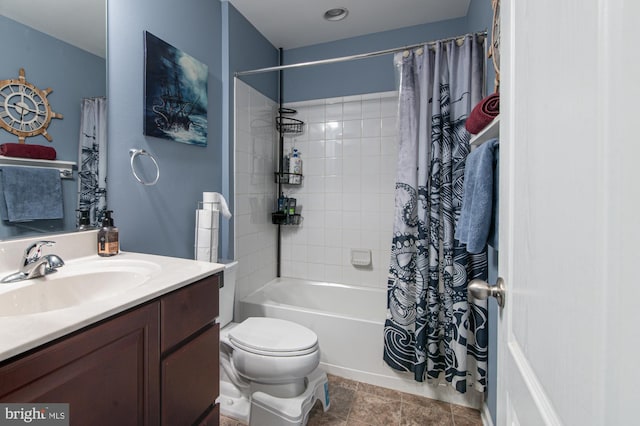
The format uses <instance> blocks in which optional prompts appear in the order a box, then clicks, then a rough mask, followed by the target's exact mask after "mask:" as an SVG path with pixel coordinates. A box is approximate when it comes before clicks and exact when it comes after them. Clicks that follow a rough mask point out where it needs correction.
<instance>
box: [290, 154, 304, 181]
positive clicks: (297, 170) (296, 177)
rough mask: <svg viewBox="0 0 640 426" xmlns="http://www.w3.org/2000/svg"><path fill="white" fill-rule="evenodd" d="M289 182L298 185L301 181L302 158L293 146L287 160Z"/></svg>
mask: <svg viewBox="0 0 640 426" xmlns="http://www.w3.org/2000/svg"><path fill="white" fill-rule="evenodd" d="M289 173H291V174H290V175H289V183H292V184H295V185H299V184H301V183H302V158H300V153H299V152H298V150H297V149H295V148H294V150H293V156H292V157H291V159H290V160H289Z"/></svg>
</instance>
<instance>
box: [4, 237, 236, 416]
mask: <svg viewBox="0 0 640 426" xmlns="http://www.w3.org/2000/svg"><path fill="white" fill-rule="evenodd" d="M94 238H95V234H94ZM92 242H93V244H95V239H92ZM92 246H93V245H92ZM56 247H60V250H59V251H60V252H61V253H58V254H60V256H61V257H63V259H64V257H65V256H66V257H69V255H70V253H64V249H63V248H62V243H61V242H58V244H57V246H56ZM76 249H77V246H76V247H75V248H74V249H73V250H76ZM0 251H2V252H4V250H3V249H2V247H0ZM56 251H58V250H56ZM95 258H97V256H95ZM95 258H93V256H88V257H79V258H77V259H76V260H71V261H67V264H66V265H65V266H64V267H63V268H61V271H60V277H56V278H52V279H51V281H50V282H46V279H45V278H46V277H43V278H41V279H38V280H40V281H38V282H35V283H28V282H25V283H19V284H17V285H16V288H12V289H7V287H6V286H5V287H3V288H1V289H0V306H4V305H6V304H7V300H8V299H13V300H18V301H19V300H20V295H21V293H20V291H23V289H30V290H29V291H31V293H29V296H32V295H33V294H35V293H33V291H34V290H33V289H34V288H35V289H38V287H37V286H39V285H46V286H48V287H49V288H50V287H51V286H56V285H60V286H61V287H60V289H61V292H63V293H64V291H67V290H65V287H64V285H67V284H68V283H69V282H71V281H70V280H71V277H73V276H74V274H73V273H72V272H73V271H75V272H76V273H79V274H80V275H81V276H83V275H82V273H80V272H78V271H83V269H82V265H86V264H91V265H94V264H93V263H91V262H99V263H96V264H100V265H103V266H102V268H104V271H105V274H106V275H107V276H109V274H110V273H114V269H113V268H115V269H116V270H117V271H118V273H119V272H122V271H126V270H127V269H126V268H125V267H124V266H123V265H127V267H129V268H130V269H129V270H130V271H131V274H134V275H136V274H137V275H136V278H137V279H138V280H140V277H141V276H144V277H146V280H145V281H143V282H142V283H139V282H138V283H137V284H136V285H135V286H131V287H129V288H125V290H123V291H116V292H114V293H112V294H107V295H105V296H102V297H100V298H98V299H96V300H91V298H89V300H87V301H86V303H83V302H82V301H80V302H75V303H72V304H70V305H69V306H62V307H59V306H57V305H53V306H54V308H53V309H50V306H51V305H47V304H43V305H42V306H41V308H40V311H38V309H35V308H34V307H33V306H32V307H30V310H29V312H27V313H24V314H21V313H17V314H11V312H10V309H9V313H10V315H7V314H6V313H3V312H0V402H19V403H27V402H50V403H68V404H69V410H70V418H71V424H72V425H88V424H91V425H113V424H137V425H158V424H161V425H178V424H184V425H188V424H205V425H217V424H218V421H219V408H218V406H217V405H215V399H216V397H217V396H218V393H219V359H218V357H219V332H220V329H219V324H217V323H216V317H217V316H218V292H219V286H220V285H221V284H222V280H223V275H222V270H223V268H224V267H223V266H222V265H218V264H213V263H205V262H195V261H190V260H185V259H174V258H167V257H162V256H153V255H143V254H137V253H122V254H121V255H119V256H115V257H113V258H107V259H100V260H96V259H95ZM65 261H66V259H65ZM145 262H146V263H145ZM114 265H115V266H114ZM133 265H137V266H136V267H139V268H142V269H135V268H134V266H133ZM140 265H143V266H140ZM144 265H146V266H144ZM0 266H1V265H0ZM64 268H68V270H70V271H71V272H67V273H66V274H67V275H64V271H63V270H64ZM92 268H93V269H95V267H93V266H92ZM110 268H111V270H109V269H110ZM145 268H148V271H147V269H145ZM144 271H147V272H148V276H147V275H144ZM0 272H2V269H0ZM97 276H99V275H97ZM115 276H116V275H114V277H115ZM118 276H120V277H125V278H126V277H127V275H126V273H125V275H118ZM65 279H66V280H67V281H66V284H65ZM80 281H81V280H80ZM90 281H91V279H90V277H87V281H86V282H85V283H84V285H86V286H91V285H92V284H91V282H90ZM100 284H101V285H103V286H108V285H109V284H108V283H106V284H104V283H100ZM9 285H13V284H9ZM34 286H35V287H34ZM12 291H13V296H12ZM7 306H8V308H11V306H10V305H7Z"/></svg>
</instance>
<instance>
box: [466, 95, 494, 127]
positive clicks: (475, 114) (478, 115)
mask: <svg viewBox="0 0 640 426" xmlns="http://www.w3.org/2000/svg"><path fill="white" fill-rule="evenodd" d="M498 114H500V94H499V93H493V94H491V95H489V96H487V97H486V98H484V99H483V100H481V101H480V102H478V105H476V106H475V107H474V108H473V110H472V111H471V114H469V118H467V122H466V123H465V127H466V128H467V131H468V132H469V133H471V134H472V135H475V134H477V133H480V131H481V130H482V129H484V128H485V127H487V125H488V124H489V123H491V122H492V121H493V119H494V118H496V117H497V116H498Z"/></svg>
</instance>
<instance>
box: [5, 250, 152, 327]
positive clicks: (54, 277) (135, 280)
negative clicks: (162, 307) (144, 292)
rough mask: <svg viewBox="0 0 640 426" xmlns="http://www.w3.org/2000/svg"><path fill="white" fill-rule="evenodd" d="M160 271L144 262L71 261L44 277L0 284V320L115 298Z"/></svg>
mask: <svg viewBox="0 0 640 426" xmlns="http://www.w3.org/2000/svg"><path fill="white" fill-rule="evenodd" d="M161 269H162V268H161V267H160V265H158V264H156V263H153V262H147V261H143V260H131V259H127V260H124V259H122V260H121V259H117V258H107V259H100V258H98V259H96V258H91V259H90V260H87V259H80V260H77V261H72V262H69V263H67V264H66V265H65V266H63V267H61V268H60V269H58V271H57V272H55V273H52V274H49V275H47V276H45V277H41V278H35V279H32V280H26V281H21V282H19V283H8V284H0V317H6V316H15V315H28V314H37V313H43V312H49V311H54V310H59V309H65V308H69V307H73V306H76V305H79V304H83V303H87V302H92V301H96V300H102V299H106V298H109V297H113V296H117V295H120V294H122V293H124V292H127V291H129V290H131V289H132V288H134V287H138V286H140V285H143V284H145V283H147V282H148V281H149V280H150V279H151V278H152V277H153V276H154V275H156V274H157V273H158V272H159V271H160V270H161Z"/></svg>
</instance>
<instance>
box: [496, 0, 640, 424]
mask: <svg viewBox="0 0 640 426" xmlns="http://www.w3.org/2000/svg"><path fill="white" fill-rule="evenodd" d="M501 9H502V10H501V17H502V21H501V33H502V38H501V54H502V57H501V64H502V65H501V89H500V91H501V98H502V99H501V105H502V113H501V129H500V132H501V133H500V134H501V136H500V174H501V176H500V177H501V182H500V258H499V265H500V266H499V274H500V276H502V277H503V278H504V279H505V283H506V291H507V297H506V306H505V308H504V309H503V310H502V311H501V315H500V319H499V333H498V334H499V336H498V339H499V357H498V366H499V371H498V414H497V423H498V425H512V424H515V425H519V424H522V425H536V426H537V425H545V424H550V425H555V424H558V425H560V424H563V425H580V426H584V425H607V426H608V425H615V426H618V425H630V424H640V416H639V415H638V409H640V394H639V391H638V389H639V388H640V374H639V371H640V343H639V342H640V337H639V336H640V332H639V331H638V330H637V328H638V326H640V315H639V312H640V307H639V306H638V303H639V301H640V276H639V273H640V249H639V247H640V201H639V200H640V178H639V177H638V175H639V174H640V137H639V136H638V135H639V134H640V43H639V41H638V39H637V37H638V34H637V30H638V28H640V1H636V0H633V1H629V0H562V1H558V0H535V1H532V0H524V1H523V0H502V3H501Z"/></svg>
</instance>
